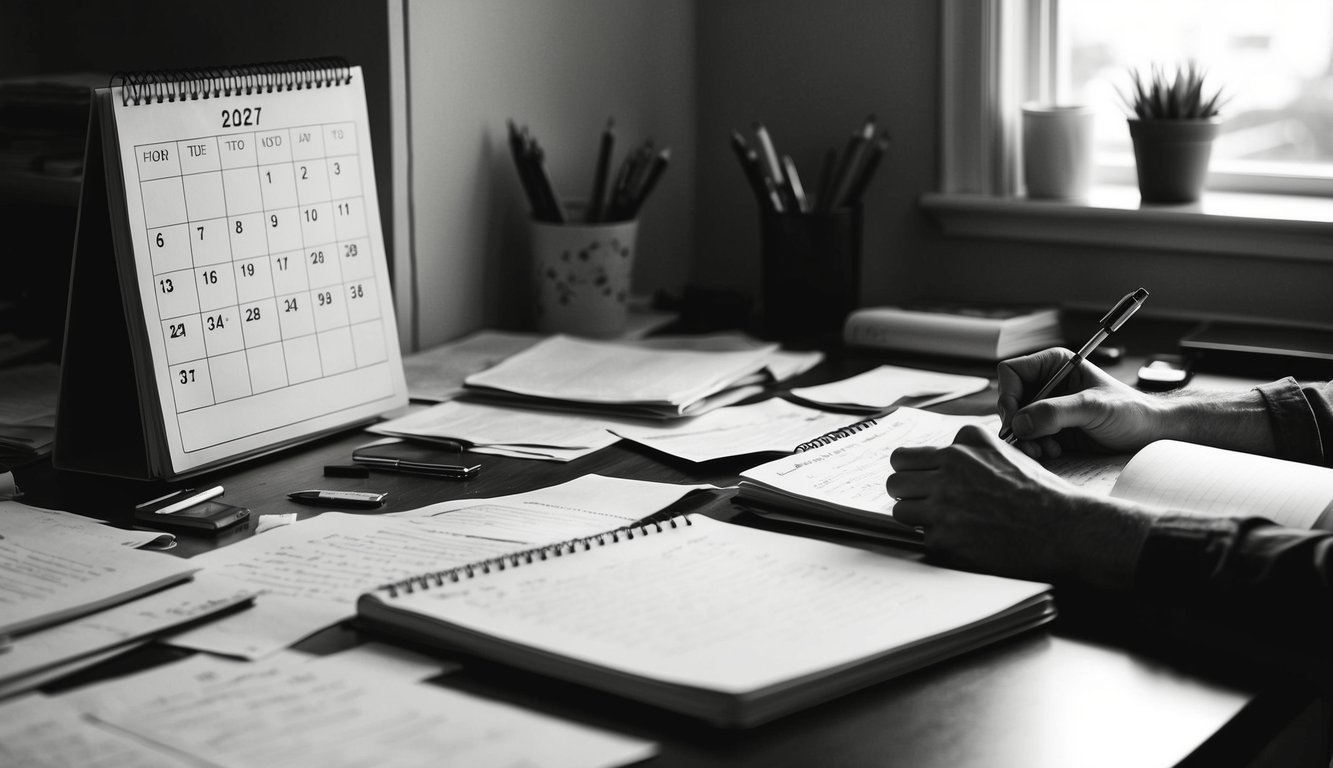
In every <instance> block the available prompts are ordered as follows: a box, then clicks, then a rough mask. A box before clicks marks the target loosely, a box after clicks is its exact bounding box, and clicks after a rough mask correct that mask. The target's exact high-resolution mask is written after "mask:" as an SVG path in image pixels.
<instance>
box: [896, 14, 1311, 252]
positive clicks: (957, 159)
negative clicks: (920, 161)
mask: <svg viewBox="0 0 1333 768" xmlns="http://www.w3.org/2000/svg"><path fill="white" fill-rule="evenodd" d="M1102 5H1104V6H1106V7H1105V8H1104V9H1103V8H1101V7H1099V6H1102ZM1253 6H1254V8H1251V7H1250V5H1249V4H1247V3H1244V2H1241V0H1117V1H1116V2H1115V3H1108V2H1105V1H1104V0H942V3H941V5H940V8H941V32H942V40H941V46H940V52H941V61H940V66H941V94H940V105H941V114H940V130H941V135H940V157H941V165H940V173H939V187H938V191H937V192H936V193H932V194H927V195H925V196H923V198H922V201H921V204H922V206H923V208H925V209H926V210H927V211H929V212H931V213H932V214H933V215H934V216H935V217H936V219H937V220H938V221H939V223H940V225H941V226H942V228H943V230H944V232H945V233H946V234H951V235H961V236H972V237H987V238H1000V239H1017V240H1027V241H1033V240H1036V241H1045V242H1059V243H1095V244H1098V245H1104V246H1114V245H1120V246H1124V247H1130V248H1134V249H1139V250H1166V251H1190V252H1194V253H1202V254H1230V255H1237V256H1249V257H1258V258H1265V259H1267V258H1284V259H1299V260H1305V261H1318V262H1330V261H1333V248H1330V247H1329V245H1328V244H1329V237H1330V225H1331V224H1333V170H1330V169H1329V165H1328V163H1329V160H1330V158H1329V157H1328V156H1327V153H1324V154H1320V153H1319V152H1315V151H1311V150H1309V149H1308V148H1309V147H1310V146H1312V145H1313V143H1315V142H1318V141H1323V140H1333V107H1330V106H1329V104H1330V102H1329V99H1330V98H1333V96H1322V95H1321V94H1320V93H1319V92H1320V91H1321V90H1322V89H1323V88H1329V89H1333V79H1331V78H1330V77H1329V76H1328V75H1326V74H1325V72H1324V70H1323V69H1320V68H1319V67H1318V66H1317V65H1315V64H1314V63H1312V62H1315V61H1318V60H1320V57H1321V56H1322V57H1325V58H1329V59H1333V53H1330V47H1333V43H1331V42H1330V41H1333V10H1330V9H1329V8H1328V6H1333V0H1270V2H1268V3H1263V4H1258V3H1254V4H1253ZM1084 7H1086V8H1091V9H1092V10H1091V11H1088V13H1089V15H1088V16H1087V17H1086V18H1085V19H1083V20H1082V22H1081V24H1080V22H1079V19H1078V18H1077V17H1078V14H1079V11H1080V10H1082V9H1084ZM1129 8H1142V9H1144V10H1143V11H1142V15H1140V16H1137V17H1136V16H1133V15H1132V14H1131V11H1129V10H1127V9H1129ZM1178 8H1179V9H1181V10H1177V9H1178ZM1189 9H1193V11H1192V12H1190V11H1189ZM1094 14H1101V15H1103V16H1102V18H1105V16H1106V15H1109V16H1113V17H1117V18H1118V17H1119V16H1120V15H1121V14H1125V16H1124V18H1125V19H1129V20H1134V19H1137V20H1136V21H1133V23H1131V24H1130V26H1128V27H1125V28H1126V29H1128V30H1130V32H1132V33H1133V34H1132V35H1131V37H1132V36H1133V35H1138V36H1139V38H1141V41H1142V42H1144V43H1147V42H1151V41H1152V40H1153V38H1154V37H1156V35H1149V34H1148V33H1147V32H1146V31H1145V30H1147V29H1151V28H1153V25H1157V26H1159V27H1162V28H1166V27H1164V26H1163V25H1166V24H1168V23H1170V21H1171V19H1179V20H1181V21H1179V22H1178V23H1179V24H1182V25H1185V26H1182V27H1181V28H1180V29H1178V31H1176V32H1173V33H1170V34H1169V35H1168V34H1167V33H1163V34H1162V37H1164V38H1167V39H1169V40H1170V41H1171V45H1170V49H1171V50H1173V51H1174V50H1176V48H1177V46H1180V49H1181V53H1182V55H1183V56H1184V57H1186V58H1187V57H1188V56H1189V55H1190V53H1191V52H1198V56H1199V58H1200V59H1204V58H1208V59H1217V60H1222V59H1226V63H1225V68H1224V65H1223V64H1222V63H1218V64H1212V65H1210V71H1212V72H1214V73H1216V75H1217V77H1218V79H1219V82H1225V83H1226V85H1227V88H1228V91H1231V89H1232V88H1233V87H1235V88H1236V89H1237V90H1238V91H1244V92H1245V93H1246V94H1247V95H1246V97H1245V99H1241V97H1240V96H1239V95H1236V96H1235V97H1234V99H1233V102H1232V103H1231V104H1229V105H1228V107H1227V113H1228V118H1231V117H1233V116H1234V117H1235V121H1234V124H1233V128H1237V127H1240V126H1255V127H1259V126H1260V125H1261V124H1264V123H1266V126H1265V127H1264V128H1263V130H1262V131H1260V130H1256V131H1255V132H1253V133H1250V134H1249V135H1250V136H1260V135H1262V134H1263V133H1267V134H1270V135H1281V134H1282V133H1285V134H1290V135H1291V137H1292V138H1290V139H1289V140H1287V141H1286V142H1285V146H1282V147H1280V148H1279V147H1278V146H1277V145H1278V143H1279V142H1276V141H1272V140H1270V141H1269V144H1270V145H1271V146H1270V147H1269V149H1267V150H1265V151H1258V150H1257V149H1255V148H1254V147H1256V146H1257V144H1258V143H1259V142H1258V141H1255V140H1249V143H1250V145H1251V148H1250V149H1246V148H1245V145H1244V143H1243V142H1242V141H1240V140H1237V141H1236V142H1234V143H1233V144H1232V146H1231V147H1230V148H1225V147H1224V148H1223V149H1222V150H1217V152H1218V160H1217V162H1216V163H1215V164H1214V165H1213V166H1212V170H1211V172H1210V174H1209V180H1208V184H1207V187H1206V191H1205V195H1204V198H1203V200H1201V201H1200V202H1199V203H1192V204H1189V205H1187V206H1183V207H1182V206H1147V207H1145V206H1141V205H1140V202H1139V196H1138V190H1137V189H1136V188H1135V185H1134V169H1133V162H1132V159H1131V156H1130V153H1129V144H1128V127H1126V126H1125V124H1124V122H1123V121H1124V117H1125V110H1124V107H1123V105H1122V104H1121V102H1120V99H1119V97H1118V96H1116V95H1115V94H1114V88H1113V85H1114V78H1115V77H1117V76H1124V77H1126V78H1127V77H1128V75H1127V74H1126V73H1127V71H1128V69H1127V67H1128V66H1131V65H1135V64H1138V63H1139V61H1141V60H1144V59H1146V58H1149V57H1152V56H1157V55H1162V56H1164V55H1165V54H1159V53H1146V52H1140V51H1139V49H1138V48H1135V47H1132V46H1130V44H1129V43H1126V42H1125V41H1124V40H1123V39H1122V38H1117V39H1118V40H1119V42H1118V43H1117V44H1118V45H1121V46H1123V47H1124V51H1127V52H1126V53H1123V54H1121V53H1117V54H1115V55H1113V54H1112V53H1110V52H1109V51H1108V46H1109V43H1102V42H1096V40H1097V36H1102V37H1106V35H1104V34H1103V33H1109V32H1110V31H1111V30H1110V29H1109V28H1108V29H1097V26H1098V23H1099V22H1098V21H1097V19H1098V16H1096V15H1094ZM1302 14H1304V15H1302ZM1293 15H1295V16H1297V17H1299V18H1301V19H1303V23H1301V24H1300V25H1299V26H1301V27H1308V29H1303V30H1302V31H1301V32H1300V34H1309V35H1314V36H1315V37H1314V38H1311V39H1315V40H1317V42H1309V40H1308V39H1305V38H1302V39H1304V40H1305V42H1303V43H1301V44H1300V45H1296V44H1295V42H1293V40H1292V39H1290V38H1287V37H1283V35H1284V34H1287V33H1285V32H1282V31H1280V30H1281V29H1285V28H1288V27H1290V26H1291V25H1292V22H1290V21H1289V20H1288V17H1290V16H1293ZM1229 18H1234V20H1231V21H1229V20H1228V19H1229ZM1199 20H1205V21H1206V22H1207V27H1208V29H1209V30H1210V31H1207V32H1204V31H1199V30H1200V29H1201V28H1202V24H1201V23H1200V21H1199ZM1116 23H1117V24H1119V23H1120V22H1119V21H1117V22H1116ZM1188 25H1194V26H1188ZM1246 25H1249V26H1246ZM1102 26H1104V27H1111V26H1112V25H1110V24H1109V23H1104V24H1102ZM1080 27H1081V28H1083V29H1084V31H1083V32H1082V33H1079V32H1077V31H1074V32H1071V28H1072V29H1074V30H1077V29H1079V28H1080ZM1088 28H1092V31H1091V32H1089V31H1087V30H1088ZM1191 30H1194V31H1191ZM1240 30H1248V31H1245V32H1242V31H1240ZM1177 37H1178V39H1177ZM1179 40H1183V41H1186V43H1189V45H1190V46H1191V48H1190V50H1189V51H1186V50H1185V49H1184V45H1183V44H1181V43H1179ZM1208 41H1214V42H1208ZM1319 41H1322V42H1319ZM1209 46H1214V47H1209ZM1306 46H1308V47H1306ZM1293 47H1299V48H1302V51H1303V54H1302V55H1303V56H1304V57H1305V58H1303V59H1301V61H1302V62H1304V66H1305V68H1304V69H1298V68H1296V65H1295V64H1292V63H1286V64H1282V66H1284V67H1286V69H1285V70H1284V69H1281V68H1279V67H1278V65H1274V67H1275V71H1278V72H1279V73H1280V76H1279V78H1278V81H1280V82H1285V83H1287V87H1286V88H1285V90H1286V92H1288V93H1302V92H1304V93H1309V94H1313V95H1315V96H1316V97H1317V98H1314V99H1307V100H1305V101H1297V102H1290V101H1288V102H1286V103H1287V106H1285V107H1283V108H1281V109H1278V108H1275V107H1272V106H1268V107H1265V106H1263V102H1262V101H1260V100H1259V99H1261V95H1260V94H1262V98H1263V99H1273V98H1274V97H1275V96H1276V95H1277V93H1278V92H1279V90H1282V89H1280V88H1279V87H1278V85H1274V84H1271V83H1270V84H1267V85H1262V86H1258V85H1256V86H1250V85H1249V82H1250V78H1251V77H1253V76H1257V75H1258V74H1259V71H1260V70H1261V69H1262V67H1261V66H1260V65H1259V64H1258V63H1256V62H1257V61H1258V60H1259V58H1260V56H1261V54H1263V55H1265V56H1267V59H1268V60H1270V61H1277V62H1291V61H1293V60H1294V59H1293V57H1294V56H1296V52H1295V51H1294V50H1288V49H1289V48H1293ZM1158 50H1159V51H1160V50H1163V49H1160V48H1159V49H1158ZM1213 50H1218V51H1229V52H1231V54H1230V55H1231V58H1228V57H1227V56H1221V55H1219V56H1207V57H1205V56H1203V55H1202V54H1204V53H1211V52H1212V51H1213ZM1145 51H1146V48H1145ZM1120 55H1123V57H1124V58H1123V59H1119V58H1115V56H1120ZM1076 60H1077V62H1076ZM1108 62H1109V63H1108ZM1325 63H1327V62H1325ZM1228 68H1230V69H1234V70H1235V71H1239V72H1241V74H1239V75H1236V76H1235V77H1231V76H1229V74H1228ZM1075 72H1077V73H1078V75H1077V77H1078V78H1079V80H1078V85H1077V86H1076V84H1075V82H1073V80H1074V73H1075ZM1293 72H1295V74H1293ZM1093 73H1100V75H1099V77H1101V78H1102V79H1101V80H1099V79H1098V78H1096V77H1094V76H1093ZM1282 73H1285V74H1282ZM1278 81H1273V82H1278ZM1122 82H1127V80H1126V81H1122ZM1075 87H1080V88H1085V89H1087V88H1094V89H1095V88H1103V89H1109V90H1107V91H1105V94H1106V95H1105V99H1106V101H1105V103H1104V104H1101V105H1099V106H1100V107H1101V108H1102V109H1104V110H1105V111H1106V112H1107V114H1108V115H1110V117H1109V118H1107V119H1108V120H1109V121H1110V122H1114V123H1115V124H1116V125H1117V126H1118V127H1119V130H1118V131H1117V130H1115V129H1113V128H1112V129H1109V130H1107V132H1106V134H1105V135H1106V139H1107V141H1108V143H1109V142H1112V141H1118V142H1121V144H1120V148H1119V149H1118V150H1117V149H1116V148H1115V147H1114V146H1106V147H1104V151H1103V152H1102V153H1101V158H1103V159H1104V160H1105V161H1106V162H1105V164H1104V166H1103V167H1101V168H1099V171H1100V173H1099V178H1098V182H1099V186H1098V187H1097V188H1096V189H1095V190H1094V193H1093V197H1092V199H1090V200H1089V201H1087V202H1086V203H1084V204H1073V205H1069V204H1056V205H1051V204H1049V203H1044V202H1031V201H1027V200H1025V199H1023V198H1021V197H1019V196H1018V195H1017V192H1018V189H1019V183H1018V182H1019V180H1018V179H1017V175H1018V174H1017V162H1016V155H1017V152H1016V150H1017V145H1018V128H1019V113H1020V107H1021V105H1022V103H1023V102H1024V101H1027V100H1029V99H1038V98H1044V99H1052V98H1056V99H1068V98H1073V94H1074V90H1073V89H1074V88H1075ZM1079 98H1087V99H1089V100H1091V99H1092V95H1091V94H1087V95H1082V96H1079ZM1242 108H1243V109H1244V112H1242V111H1239V110H1242ZM1326 111H1327V112H1328V113H1329V114H1330V118H1329V120H1328V125H1327V127H1324V125H1323V122H1322V118H1321V117H1317V115H1323V114H1324V113H1325V112H1326ZM1245 113H1250V114H1249V116H1247V117H1246V116H1245ZM1299 113H1308V114H1309V115H1310V118H1309V122H1308V125H1309V126H1311V127H1310V128H1309V131H1310V133H1311V134H1312V135H1311V137H1310V138H1309V139H1308V140H1302V139H1300V138H1299V135H1300V132H1301V131H1302V130H1303V129H1302V128H1297V127H1293V120H1292V119H1291V116H1292V115H1295V114H1299ZM1242 117H1244V120H1242ZM1108 125H1109V123H1108ZM1275 126H1276V127H1275ZM1245 136H1246V134H1245V133H1243V132H1242V133H1239V137H1238V139H1244V138H1245ZM1117 152H1118V153H1119V154H1118V158H1117ZM1302 152H1304V154H1302ZM1224 153H1229V154H1224Z"/></svg>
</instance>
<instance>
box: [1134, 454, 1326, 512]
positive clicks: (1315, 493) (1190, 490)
mask: <svg viewBox="0 0 1333 768" xmlns="http://www.w3.org/2000/svg"><path fill="white" fill-rule="evenodd" d="M1111 495H1112V496H1115V497H1117V498H1121V499H1128V500H1130V501H1137V502H1140V503H1143V504H1149V505H1153V506H1156V507H1165V508H1169V509H1172V510H1175V511H1181V512H1193V513H1197V514H1205V515H1218V516H1249V515H1258V516H1260V517H1266V518H1268V519H1270V520H1272V521H1274V522H1276V523H1280V524H1282V525H1286V526H1289V527H1292V528H1333V520H1331V519H1330V514H1329V509H1330V507H1333V469H1329V468H1328V467H1319V466H1314V465H1311V464H1301V463H1299V462H1294V461H1283V460H1282V459H1274V458H1270V457H1267V456H1256V455H1254V454H1249V453H1241V452H1238V451H1228V450H1223V449H1221V448H1210V447H1208V446H1203V445H1195V444H1193V443H1182V442H1178V441H1175V440H1158V441H1157V442H1155V443H1151V444H1149V445H1148V446H1146V447H1144V448H1143V449H1142V450H1140V451H1139V452H1138V453H1136V454H1135V455H1134V458H1133V459H1131V460H1130V461H1129V463H1128V464H1126V465H1125V468H1124V470H1123V471H1121V473H1120V476H1119V477H1118V478H1116V481H1115V485H1114V486H1113V487H1112V488H1111Z"/></svg>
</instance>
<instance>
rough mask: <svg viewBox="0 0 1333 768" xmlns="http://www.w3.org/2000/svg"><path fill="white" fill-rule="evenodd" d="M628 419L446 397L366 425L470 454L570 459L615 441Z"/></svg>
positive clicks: (370, 429)
mask: <svg viewBox="0 0 1333 768" xmlns="http://www.w3.org/2000/svg"><path fill="white" fill-rule="evenodd" d="M627 423H629V420H628V419H613V418H606V417H598V416H594V415H590V414H583V413H560V412H557V411H543V410H534V409H532V408H516V407H501V406H496V405H488V404H486V403H474V402H464V401H461V400H450V401H448V402H444V403H440V404H439V405H432V406H430V407H429V408H422V409H419V410H416V411H413V412H411V413H408V414H407V415H406V416H400V417H398V418H396V419H390V420H388V421H383V422H380V423H378V424H374V425H372V426H370V427H369V428H368V431H370V432H374V433H375V434H377V435H388V436H390V437H404V438H409V439H413V440H425V441H433V442H446V443H458V444H460V445H462V446H464V447H466V448H467V449H468V450H469V451H471V452H472V453H486V454H492V455H497V456H512V457H514V458H519V459H544V460H547V461H570V460H573V459H577V458H579V457H580V456H584V455H587V454H589V453H592V452H593V451H596V450H598V449H601V448H605V447H606V446H608V445H610V444H612V443H614V442H616V440H617V439H618V438H617V437H616V436H615V435H613V434H612V433H611V432H610V431H609V430H610V429H611V428H613V427H614V426H616V425H619V424H627Z"/></svg>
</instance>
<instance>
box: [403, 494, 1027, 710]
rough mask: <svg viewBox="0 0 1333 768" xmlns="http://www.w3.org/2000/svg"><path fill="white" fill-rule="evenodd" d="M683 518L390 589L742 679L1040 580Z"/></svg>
mask: <svg viewBox="0 0 1333 768" xmlns="http://www.w3.org/2000/svg"><path fill="white" fill-rule="evenodd" d="M691 523H692V524H691V525H690V526H688V527H686V526H681V527H679V528H676V529H666V530H664V531H663V532H662V533H660V534H650V535H648V536H643V537H636V538H635V539H633V540H626V541H625V542H624V543H623V544H614V545H610V546H607V547H602V548H598V549H595V550H593V552H594V553H595V554H590V555H589V556H587V557H568V558H561V559H559V560H550V561H547V562H542V563H536V564H534V565H533V566H532V567H528V566H524V567H522V568H514V569H508V570H505V571H492V572H491V573H490V574H487V575H485V576H481V577H478V578H479V579H480V580H484V581H479V582H477V583H472V582H464V583H460V584H459V585H452V584H448V583H446V584H444V585H442V586H440V587H438V588H432V589H429V590H419V591H417V592H414V593H412V594H410V595H407V596H403V595H400V596H399V597H398V598H395V603H396V605H395V607H396V608H398V609H402V610H411V611H416V612H419V613H423V614H425V615H426V616H436V617H439V618H441V619H443V620H445V621H447V622H449V623H450V624H452V625H456V626H460V627H464V628H466V629H468V630H471V631H476V632H480V633H481V634H483V635H489V636H494V637H497V638H502V639H504V640H507V641H510V642H513V643H517V644H520V645H536V646H538V647H539V648H540V649H541V651H542V652H543V654H553V655H555V656H561V657H569V658H572V659H576V660H578V659H581V660H586V661H588V662H590V663H591V664H593V665H595V666H606V667H611V668H615V669H619V670H622V671H625V672H628V673H630V674H632V675H639V676H643V677H647V678H650V679H659V680H665V681H670V682H672V683H679V684H683V685H690V686H698V687H701V688H704V689H709V690H722V691H731V692H741V691H754V690H758V689H761V688H763V687H766V686H769V685H774V684H778V683H781V682H784V681H789V680H792V679H800V678H803V677H804V676H806V675H810V674H814V673H816V672H818V671H820V670H824V669H829V668H838V667H839V666H841V665H845V664H850V663H852V662H855V661H859V660H864V659H866V658H869V657H871V656H874V655H876V654H881V653H884V652H885V651H886V650H887V649H896V648H900V647H905V646H909V645H911V644H912V643H916V642H920V641H922V640H923V639H925V638H930V637H934V636H936V635H938V634H939V633H941V632H946V631H949V630H951V629H955V628H957V627H960V626H968V625H971V624H973V623H974V622H977V621H979V620H982V619H984V618H988V617H989V616H990V615H991V614H992V612H994V611H995V610H996V608H997V606H1003V607H1006V608H1007V607H1009V606H1010V605H1015V604H1018V603H1021V602H1023V601H1025V600H1029V599H1032V598H1033V597H1035V596H1037V595H1040V594H1041V593H1042V592H1044V590H1045V589H1046V588H1045V587H1044V586H1043V585H1039V584H1035V583H1032V582H1022V581H1014V580H1010V579H999V578H994V577H988V576H979V575H978V574H971V573H963V572H960V571H951V570H945V569H941V568H934V567H930V566H926V565H922V564H920V563H917V562H913V561H910V560H907V559H904V558H898V557H886V556H884V555H882V554H879V553H875V552H872V551H869V550H862V549H857V548H853V547H844V546H840V545H836V544H830V543H827V542H821V541H815V540H812V539H807V538H805V537H800V536H785V535H775V534H772V533H771V532H768V531H762V530H755V529H750V528H746V527H744V526H738V525H733V524H730V523H723V522H718V521H715V520H712V519H709V518H705V517H701V516H693V517H691ZM483 584H484V586H485V588H479V587H481V586H483ZM719 584H726V585H727V588H726V589H718V588H717V585H719ZM628 596H633V597H632V598H630V597H628ZM793 616H799V617H800V620H799V621H793V620H792V617H793ZM757 648H761V649H762V651H763V652H762V653H758V652H756V649H757Z"/></svg>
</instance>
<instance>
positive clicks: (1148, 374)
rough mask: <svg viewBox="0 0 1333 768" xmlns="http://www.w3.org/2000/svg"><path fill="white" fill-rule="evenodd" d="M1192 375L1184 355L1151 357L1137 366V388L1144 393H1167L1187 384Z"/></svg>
mask: <svg viewBox="0 0 1333 768" xmlns="http://www.w3.org/2000/svg"><path fill="white" fill-rule="evenodd" d="M1192 375H1193V372H1192V371H1191V370H1190V363H1189V360H1188V359H1187V358H1186V357H1185V356H1184V355H1152V356H1151V357H1149V358H1148V359H1147V360H1145V361H1144V363H1143V365H1141V366H1139V378H1138V382H1137V386H1138V388H1139V389H1142V390H1144V391H1146V392H1167V391H1170V390H1172V389H1179V388H1181V387H1183V386H1185V385H1186V384H1188V383H1189V380H1190V377H1191V376H1192Z"/></svg>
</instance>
